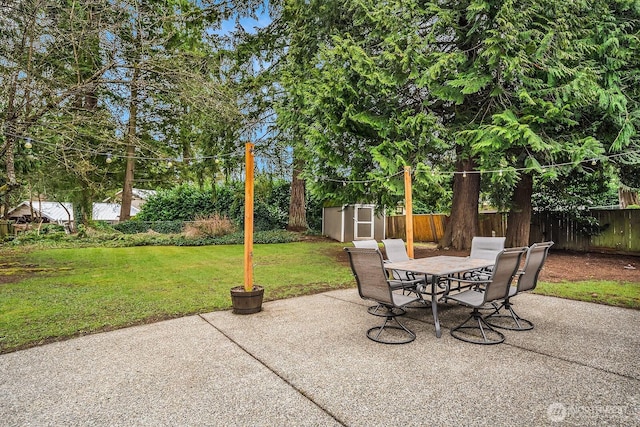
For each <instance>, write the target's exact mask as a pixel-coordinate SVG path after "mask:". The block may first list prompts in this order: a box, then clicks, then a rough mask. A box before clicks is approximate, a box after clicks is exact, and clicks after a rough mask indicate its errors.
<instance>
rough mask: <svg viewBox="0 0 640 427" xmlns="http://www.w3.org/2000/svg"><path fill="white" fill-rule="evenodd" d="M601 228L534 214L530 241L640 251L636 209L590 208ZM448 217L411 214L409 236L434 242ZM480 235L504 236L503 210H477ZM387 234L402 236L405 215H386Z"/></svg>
mask: <svg viewBox="0 0 640 427" xmlns="http://www.w3.org/2000/svg"><path fill="white" fill-rule="evenodd" d="M591 215H592V216H593V217H595V218H596V219H597V220H598V223H599V224H600V227H601V229H602V231H601V232H600V233H599V234H597V235H595V236H590V237H589V236H585V235H584V234H583V233H582V232H581V230H580V227H579V226H578V225H577V224H576V223H575V222H574V221H572V220H571V219H570V218H569V217H568V215H566V214H562V213H558V212H543V213H539V214H534V215H533V218H532V220H531V231H530V235H529V240H530V243H533V242H541V241H548V240H553V241H554V242H555V244H554V246H553V247H554V249H566V250H574V251H584V252H589V251H591V252H612V253H621V254H623V253H629V254H633V255H637V254H640V209H618V210H594V211H591ZM448 219H449V218H448V217H447V216H446V215H442V214H434V215H413V238H414V240H415V241H416V242H438V241H439V240H440V239H441V238H442V237H443V236H444V229H445V227H446V225H447V222H448ZM478 219H479V226H480V230H479V233H478V234H479V235H480V236H505V235H506V231H507V214H505V213H482V214H479V218H478ZM386 235H387V237H388V238H405V217H404V216H403V215H402V216H388V217H387V232H386Z"/></svg>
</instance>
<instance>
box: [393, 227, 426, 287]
mask: <svg viewBox="0 0 640 427" xmlns="http://www.w3.org/2000/svg"><path fill="white" fill-rule="evenodd" d="M382 244H383V245H384V250H385V253H386V254H387V260H388V261H389V262H401V261H409V260H410V259H411V258H410V257H409V254H407V248H406V246H405V245H404V240H402V239H383V240H382ZM391 274H392V275H393V278H394V279H396V280H402V281H404V282H412V283H413V284H414V285H415V287H416V290H418V291H419V292H424V291H425V288H426V286H427V283H429V282H428V281H427V277H426V276H425V275H424V274H423V275H420V274H413V273H411V272H408V271H398V270H391Z"/></svg>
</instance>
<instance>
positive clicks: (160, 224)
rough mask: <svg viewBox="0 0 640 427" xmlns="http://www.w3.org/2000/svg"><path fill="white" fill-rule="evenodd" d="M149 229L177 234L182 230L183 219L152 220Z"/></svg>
mask: <svg viewBox="0 0 640 427" xmlns="http://www.w3.org/2000/svg"><path fill="white" fill-rule="evenodd" d="M149 229H150V230H153V231H155V232H156V233H161V234H177V233H182V231H183V230H184V221H153V222H150V223H149Z"/></svg>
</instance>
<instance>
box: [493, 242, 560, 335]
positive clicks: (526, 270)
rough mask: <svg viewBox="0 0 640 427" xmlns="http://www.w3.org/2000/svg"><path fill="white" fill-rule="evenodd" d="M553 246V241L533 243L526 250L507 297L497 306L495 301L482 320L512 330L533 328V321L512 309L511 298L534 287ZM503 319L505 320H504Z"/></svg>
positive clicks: (496, 326) (495, 326)
mask: <svg viewBox="0 0 640 427" xmlns="http://www.w3.org/2000/svg"><path fill="white" fill-rule="evenodd" d="M551 246H553V242H542V243H534V244H533V245H531V246H530V247H529V249H528V250H527V258H526V260H525V262H524V267H523V268H522V270H520V271H518V272H517V273H516V276H517V278H518V281H517V283H516V286H510V287H509V293H508V294H507V297H506V298H505V299H504V301H502V303H501V304H500V305H499V306H498V305H497V304H496V303H495V302H494V303H493V307H494V308H495V311H493V312H492V313H491V314H489V315H487V316H485V317H484V320H485V321H486V322H487V323H488V324H489V325H491V326H493V327H494V328H501V329H508V330H512V331H528V330H530V329H533V323H532V322H531V321H529V320H527V319H523V318H521V317H520V316H518V314H517V313H516V312H515V311H514V310H513V304H512V303H511V298H513V297H514V296H516V295H518V294H519V293H520V292H527V291H531V290H533V289H535V287H536V285H537V284H538V276H539V275H540V271H541V270H542V266H543V265H544V262H545V261H546V259H547V255H548V254H549V248H551ZM503 308H504V309H505V310H508V311H509V314H500V310H502V309H503ZM505 319H506V320H507V322H505Z"/></svg>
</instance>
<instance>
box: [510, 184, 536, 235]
mask: <svg viewBox="0 0 640 427" xmlns="http://www.w3.org/2000/svg"><path fill="white" fill-rule="evenodd" d="M532 193H533V176H531V174H528V173H527V174H523V175H522V176H521V178H520V181H518V183H517V184H516V188H515V189H514V191H513V196H512V198H511V211H510V212H509V215H508V217H507V236H506V241H505V247H507V248H512V247H518V246H529V232H530V231H531V194H532Z"/></svg>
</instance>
